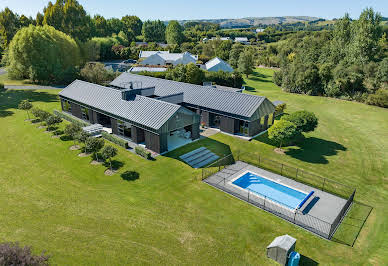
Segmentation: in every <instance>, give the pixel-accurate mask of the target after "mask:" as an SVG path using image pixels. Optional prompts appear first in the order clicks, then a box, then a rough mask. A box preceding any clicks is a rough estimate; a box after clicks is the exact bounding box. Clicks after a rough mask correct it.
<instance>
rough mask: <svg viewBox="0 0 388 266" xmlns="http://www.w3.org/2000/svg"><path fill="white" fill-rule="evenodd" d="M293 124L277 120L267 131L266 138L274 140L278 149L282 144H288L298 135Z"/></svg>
mask: <svg viewBox="0 0 388 266" xmlns="http://www.w3.org/2000/svg"><path fill="white" fill-rule="evenodd" d="M298 132H299V131H298V130H297V128H296V126H295V124H294V123H292V122H290V121H286V120H279V121H277V122H276V123H275V124H273V125H272V126H271V127H270V128H269V129H268V138H269V139H272V140H274V141H275V142H276V143H277V144H278V145H279V148H281V147H282V145H283V144H288V143H289V142H290V141H292V140H293V139H294V138H295V137H296V136H297V134H298Z"/></svg>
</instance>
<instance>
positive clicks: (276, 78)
mask: <svg viewBox="0 0 388 266" xmlns="http://www.w3.org/2000/svg"><path fill="white" fill-rule="evenodd" d="M272 81H273V83H275V84H276V85H278V86H279V87H281V86H282V82H283V73H282V71H281V70H279V71H275V72H274V73H273V77H272Z"/></svg>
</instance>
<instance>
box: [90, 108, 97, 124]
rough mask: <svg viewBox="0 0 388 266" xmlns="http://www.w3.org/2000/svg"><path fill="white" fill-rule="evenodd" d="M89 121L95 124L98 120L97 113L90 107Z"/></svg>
mask: <svg viewBox="0 0 388 266" xmlns="http://www.w3.org/2000/svg"><path fill="white" fill-rule="evenodd" d="M95 118H96V119H95ZM89 122H90V123H91V124H95V123H96V122H97V114H95V112H94V111H93V110H92V109H89Z"/></svg>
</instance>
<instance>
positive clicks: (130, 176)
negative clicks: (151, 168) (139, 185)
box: [121, 171, 139, 181]
mask: <svg viewBox="0 0 388 266" xmlns="http://www.w3.org/2000/svg"><path fill="white" fill-rule="evenodd" d="M121 178H122V179H124V180H127V181H133V180H136V179H138V178H139V173H138V172H135V171H125V172H124V173H122V174H121Z"/></svg>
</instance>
